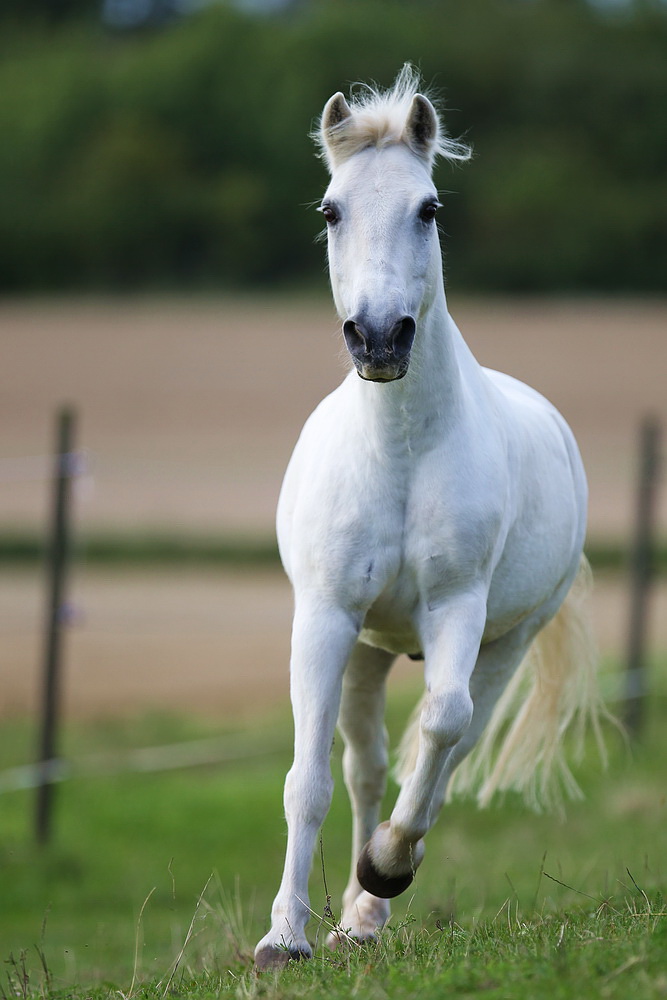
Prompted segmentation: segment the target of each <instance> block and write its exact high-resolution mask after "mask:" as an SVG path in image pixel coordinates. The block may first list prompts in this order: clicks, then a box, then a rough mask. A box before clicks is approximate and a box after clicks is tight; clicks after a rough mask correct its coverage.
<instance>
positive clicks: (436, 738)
mask: <svg viewBox="0 0 667 1000" xmlns="http://www.w3.org/2000/svg"><path fill="white" fill-rule="evenodd" d="M472 713H473V702H472V698H471V697H470V692H469V691H468V689H467V688H466V687H465V686H463V685H457V686H456V687H448V688H443V689H442V690H439V691H431V692H430V693H429V695H428V697H427V698H426V700H425V702H424V707H423V709H422V714H421V720H420V728H421V733H422V737H423V738H424V739H425V740H427V741H428V742H429V743H431V744H432V745H433V746H434V747H435V748H436V749H438V750H444V749H448V748H449V747H453V746H455V744H457V743H458V742H459V740H460V739H461V737H462V736H463V735H464V734H465V732H466V731H467V729H468V727H469V725H470V722H471V720H472Z"/></svg>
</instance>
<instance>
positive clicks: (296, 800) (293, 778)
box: [283, 763, 334, 825]
mask: <svg viewBox="0 0 667 1000" xmlns="http://www.w3.org/2000/svg"><path fill="white" fill-rule="evenodd" d="M333 784H334V783H333V778H332V777H331V772H330V771H329V770H328V769H327V770H326V771H324V770H317V771H315V770H314V769H312V768H308V769H305V768H303V767H299V766H298V765H297V764H296V763H295V764H293V765H292V767H291V769H290V770H289V771H288V773H287V777H286V778H285V789H284V792H283V803H284V806H285V815H286V816H287V819H288V820H290V819H297V818H298V819H300V820H302V821H304V822H306V823H315V824H317V825H320V824H321V823H322V822H323V821H324V818H325V816H326V814H327V811H328V809H329V806H330V805H331V798H332V796H333Z"/></svg>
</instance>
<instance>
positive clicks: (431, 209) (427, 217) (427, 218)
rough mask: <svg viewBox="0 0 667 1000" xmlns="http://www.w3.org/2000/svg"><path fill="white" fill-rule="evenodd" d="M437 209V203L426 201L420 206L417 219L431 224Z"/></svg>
mask: <svg viewBox="0 0 667 1000" xmlns="http://www.w3.org/2000/svg"><path fill="white" fill-rule="evenodd" d="M439 208H440V206H439V204H438V203H437V201H428V202H426V204H425V205H422V207H421V209H420V212H419V218H420V219H421V220H422V222H433V220H434V219H435V216H436V212H437V211H438V209H439Z"/></svg>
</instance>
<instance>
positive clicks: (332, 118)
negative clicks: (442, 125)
mask: <svg viewBox="0 0 667 1000" xmlns="http://www.w3.org/2000/svg"><path fill="white" fill-rule="evenodd" d="M351 117H352V110H351V108H350V105H349V104H348V103H347V101H346V100H345V98H344V97H343V95H342V94H341V93H340V92H339V93H338V94H334V95H333V97H330V98H329V100H328V101H327V103H326V104H325V105H324V111H323V112H322V118H321V119H320V134H319V137H318V138H319V142H320V144H321V146H322V149H323V151H324V153H325V156H326V159H327V161H328V163H329V168H330V169H331V168H332V167H333V165H334V163H335V162H336V147H337V146H340V145H341V143H342V142H344V138H345V133H344V129H343V128H342V126H343V125H344V123H345V122H346V121H347V119H348V118H351Z"/></svg>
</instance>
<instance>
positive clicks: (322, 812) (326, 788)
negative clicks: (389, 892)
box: [255, 597, 358, 969]
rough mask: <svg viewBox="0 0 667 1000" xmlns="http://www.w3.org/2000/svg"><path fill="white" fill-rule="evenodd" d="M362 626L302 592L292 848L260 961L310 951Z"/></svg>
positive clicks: (290, 801)
mask: <svg viewBox="0 0 667 1000" xmlns="http://www.w3.org/2000/svg"><path fill="white" fill-rule="evenodd" d="M357 634H358V623H357V622H355V621H354V620H353V618H352V616H350V615H349V614H348V613H346V612H345V611H343V610H341V609H340V608H335V607H331V606H327V604H325V603H324V602H322V601H321V600H315V599H312V598H305V599H304V598H301V599H299V598H298V597H297V601H296V608H295V614H294V625H293V631H292V660H291V667H290V669H291V685H290V693H291V698H292V709H293V712H294V763H293V765H292V767H291V769H290V771H289V773H288V775H287V778H286V780H285V795H284V802H285V817H286V819H287V851H286V856H285V867H284V871H283V878H282V882H281V884H280V889H279V890H278V895H277V896H276V898H275V900H274V903H273V908H272V910H271V929H270V931H269V932H268V934H266V935H265V936H264V937H263V938H262V940H261V941H260V942H259V944H258V945H257V948H256V949H255V964H256V966H257V968H258V969H267V968H276V967H280V966H283V965H285V964H286V963H287V962H288V961H289V959H290V958H295V959H299V958H302V957H310V955H311V954H312V952H311V948H310V945H309V944H308V941H307V939H306V930H305V929H306V923H307V922H308V918H309V916H310V908H309V902H308V876H309V874H310V867H311V862H312V857H313V851H314V847H315V838H316V836H317V832H318V830H319V829H320V827H321V825H322V823H323V822H324V818H325V816H326V814H327V812H328V809H329V805H330V803H331V795H332V791H333V779H332V777H331V767H330V755H331V746H332V743H333V737H334V731H335V727H336V719H337V717H338V709H339V706H340V699H341V685H342V678H343V673H344V670H345V666H346V664H347V661H348V658H349V656H350V653H351V651H352V649H353V647H354V643H355V641H356V638H357Z"/></svg>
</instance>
